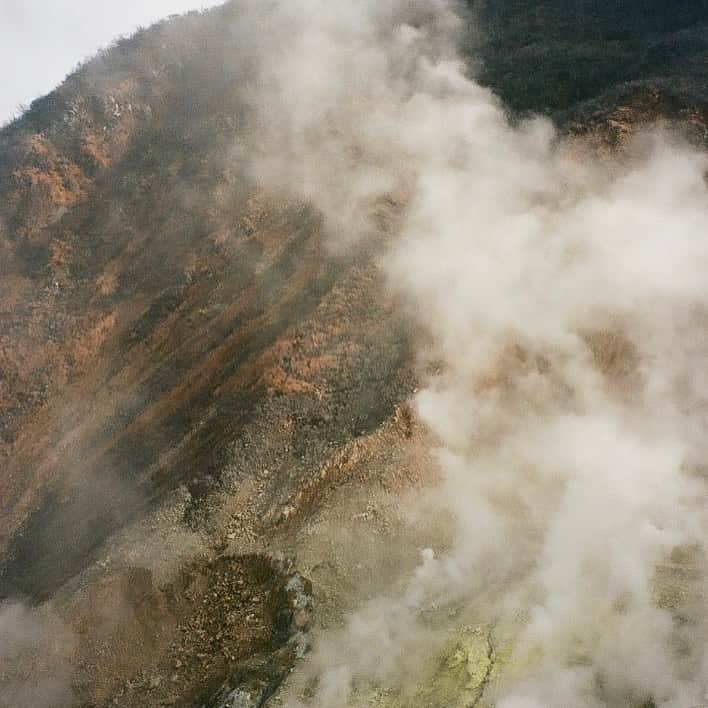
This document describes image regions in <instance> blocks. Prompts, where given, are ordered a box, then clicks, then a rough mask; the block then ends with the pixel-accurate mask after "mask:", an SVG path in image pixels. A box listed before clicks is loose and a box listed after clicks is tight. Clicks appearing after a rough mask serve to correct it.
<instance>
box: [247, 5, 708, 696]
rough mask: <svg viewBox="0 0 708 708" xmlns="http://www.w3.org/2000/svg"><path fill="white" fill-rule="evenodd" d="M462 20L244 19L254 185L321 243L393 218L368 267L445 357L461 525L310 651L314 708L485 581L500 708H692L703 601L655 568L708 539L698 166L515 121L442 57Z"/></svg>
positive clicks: (391, 662)
mask: <svg viewBox="0 0 708 708" xmlns="http://www.w3.org/2000/svg"><path fill="white" fill-rule="evenodd" d="M464 24H465V23H463V22H462V21H461V19H460V17H459V15H458V14H457V12H456V8H455V7H453V6H452V5H451V3H450V2H447V1H446V0H434V1H431V2H402V1H399V0H393V1H391V2H387V3H380V2H376V1H375V0H355V1H354V2H349V3H331V2H325V1H324V0H302V1H301V2H298V3H288V2H261V1H260V0H259V1H258V2H256V1H255V0H254V1H253V2H245V3H244V6H243V22H242V25H241V26H242V27H243V28H247V30H248V31H246V32H243V33H239V42H240V43H241V46H242V48H243V51H244V52H245V53H246V54H248V55H249V56H250V58H251V59H252V60H253V61H254V66H255V73H254V77H253V81H252V84H251V85H250V86H248V87H246V89H245V93H246V97H247V102H248V103H249V105H250V108H251V110H252V118H253V124H254V126H255V127H254V129H253V131H252V137H253V141H252V142H251V141H249V144H248V145H247V146H245V147H244V150H243V154H244V155H246V156H249V158H250V159H252V170H253V174H254V175H255V177H256V178H257V179H258V180H260V181H261V182H262V183H263V184H265V185H267V186H268V187H270V188H273V187H276V188H280V189H283V190H286V191H289V192H294V193H296V194H297V195H299V196H301V197H304V198H307V199H309V200H311V201H312V202H313V203H314V204H315V205H316V206H317V207H318V208H319V209H320V210H321V212H322V214H323V215H324V218H325V220H326V222H327V224H328V226H329V229H330V231H331V233H332V235H333V239H334V240H335V241H336V243H337V245H339V246H341V245H342V244H347V243H350V242H352V241H355V240H357V239H365V238H367V237H368V236H369V235H371V234H373V233H375V232H376V230H377V228H378V227H379V224H380V220H379V216H380V213H381V210H382V209H384V208H391V205H393V208H394V209H395V210H397V213H398V219H397V221H396V223H397V231H398V233H396V234H395V236H394V237H393V238H392V240H391V241H390V244H389V247H388V254H387V256H386V257H385V259H384V262H383V266H382V267H383V268H384V269H385V272H386V274H387V276H388V280H389V284H390V288H391V291H392V292H393V293H394V294H395V295H396V296H397V298H399V299H400V300H401V301H402V302H404V303H405V305H406V306H407V307H408V308H409V310H410V314H411V317H413V318H415V320H416V322H417V324H418V326H419V327H421V328H422V329H423V330H424V331H426V332H427V334H428V335H429V338H428V340H429V342H430V343H431V344H430V345H429V347H428V348H426V350H425V351H424V352H422V353H421V354H422V356H425V357H429V358H430V360H434V361H436V362H438V364H439V365H438V366H437V367H436V370H437V371H438V372H439V373H438V374H437V375H435V376H434V377H433V378H432V379H431V380H430V381H429V383H428V385H427V387H426V388H425V390H423V391H422V392H421V393H420V395H419V396H418V399H417V407H418V411H419V414H420V416H421V418H422V419H423V421H425V423H426V424H427V425H428V426H429V428H430V429H431V430H432V432H433V433H434V434H435V436H436V438H437V439H438V441H439V459H440V462H441V465H442V467H443V469H444V470H445V473H446V482H445V485H444V488H443V489H442V490H441V491H440V492H439V494H438V496H439V500H440V503H441V504H443V505H444V506H445V507H446V508H447V509H449V510H451V511H452V512H454V515H455V518H456V520H457V534H456V540H455V543H454V545H453V548H452V549H451V550H450V552H449V554H448V555H447V556H445V557H443V558H434V557H432V556H431V555H430V554H428V555H427V556H426V559H425V561H424V563H423V565H422V566H421V568H420V569H419V571H418V573H417V574H416V576H415V578H414V579H413V580H412V581H411V585H410V588H409V590H408V592H407V593H406V594H404V596H402V597H398V598H393V599H391V598H386V599H381V600H380V601H377V602H375V603H373V604H372V605H370V606H367V607H366V608H364V609H363V610H362V611H361V612H360V613H358V614H357V615H356V616H354V617H353V618H352V619H351V621H350V624H349V626H348V629H347V630H346V631H345V633H344V634H343V635H342V636H340V637H338V638H337V640H336V642H333V643H332V644H331V645H328V646H327V649H326V651H323V652H321V653H320V654H316V656H315V660H314V661H315V662H319V665H320V666H321V667H323V668H322V676H321V680H320V682H319V688H318V689H317V691H316V692H315V695H314V697H313V698H312V699H311V705H316V706H321V707H323V708H324V707H327V708H332V707H333V706H340V705H345V704H346V702H347V700H348V698H349V694H350V690H351V687H352V684H353V682H355V681H356V680H357V679H372V680H377V681H380V682H383V683H386V682H387V681H395V680H396V676H397V675H398V676H400V674H401V672H402V671H403V672H405V671H410V669H411V663H409V662H413V663H414V662H415V661H416V658H417V657H418V656H420V655H422V654H425V652H426V649H427V647H426V643H428V642H430V643H431V644H432V642H434V641H435V638H434V637H433V636H432V634H429V633H428V632H427V630H425V629H424V628H423V627H422V625H421V624H420V622H418V620H417V619H416V617H417V613H418V610H420V609H421V608H424V607H426V606H428V605H430V604H432V603H437V604H440V603H445V602H448V603H450V602H463V601H464V600H465V599H466V598H467V599H469V598H474V597H475V596H476V595H477V594H478V593H479V592H481V591H483V590H484V588H485V587H490V586H494V587H496V588H499V587H501V588H504V589H505V590H504V591H502V592H499V593H497V595H496V598H495V601H494V602H492V603H490V604H491V605H492V606H491V607H490V608H489V609H488V613H489V617H490V618H492V617H504V616H505V614H511V613H513V612H517V611H518V610H519V609H520V608H530V609H529V612H528V619H527V621H526V622H525V623H524V625H523V627H524V628H523V630H522V632H521V636H520V637H518V638H517V641H516V643H515V649H514V657H515V659H516V663H515V666H516V669H515V670H514V671H513V672H511V674H512V676H511V677H510V678H509V679H508V680H507V681H505V682H503V683H502V685H501V687H500V688H499V689H498V693H499V695H497V696H494V697H492V700H494V701H495V702H496V705H497V706H498V707H499V708H545V707H557V708H573V707H575V706H624V705H628V706H631V705H637V706H638V705H641V704H643V703H645V702H646V701H653V703H654V704H655V705H657V706H667V707H670V706H671V707H676V708H679V707H683V708H685V707H687V706H691V705H695V704H699V703H701V702H703V701H705V700H706V697H707V694H706V691H707V690H708V655H706V653H705V650H704V640H705V637H706V633H705V627H704V623H703V620H702V615H703V614H704V607H703V606H702V604H701V602H700V598H699V597H698V595H699V594H700V593H698V590H697V588H696V587H690V588H688V589H686V591H685V593H684V595H685V596H684V597H683V599H682V600H681V602H679V603H678V604H676V603H674V605H673V606H669V605H671V603H668V604H667V603H665V602H664V603H662V602H661V601H660V598H659V595H661V593H660V592H659V589H658V588H659V586H660V584H661V578H660V577H659V571H658V570H657V569H658V568H662V567H669V566H670V565H671V563H674V564H676V563H679V564H680V562H683V563H687V564H689V565H690V567H691V568H692V569H694V570H695V571H696V572H697V577H699V578H700V576H701V569H702V566H703V562H704V559H703V547H704V544H705V541H706V538H707V534H708V528H707V527H706V516H705V513H704V510H703V507H704V505H705V495H706V485H705V479H704V478H705V471H704V469H703V468H702V462H703V460H704V459H705V458H706V449H705V448H706V443H705V442H704V440H705V435H704V430H705V422H706V416H707V414H708V375H707V374H706V365H705V362H706V355H707V354H708V338H707V337H706V335H705V331H706V325H707V324H708V233H707V232H706V228H707V227H708V198H707V194H706V185H705V181H704V173H705V170H706V167H707V166H708V160H707V159H706V156H704V155H701V154H696V152H695V151H693V150H691V149H689V148H688V147H685V146H682V145H681V144H680V143H679V142H677V141H675V140H674V139H672V138H671V137H670V136H668V135H660V134H654V135H651V136H646V137H645V138H644V139H643V140H642V141H639V142H637V144H636V145H634V146H633V148H632V150H631V151H630V152H631V158H629V159H627V160H625V164H623V165H618V164H611V165H609V164H607V165H605V164H600V163H599V162H597V161H593V160H592V159H590V158H589V157H588V155H587V154H586V153H584V152H583V150H582V148H581V146H580V145H579V144H578V143H577V141H570V140H567V139H564V138H562V137H561V136H559V135H557V134H556V133H555V132H554V129H553V127H552V126H551V125H549V124H548V123H547V122H546V121H544V120H541V119H535V120H528V121H525V122H522V123H520V124H518V125H512V124H510V122H509V120H508V119H507V117H506V116H505V113H504V110H503V107H502V106H500V105H499V102H498V101H497V100H496V99H495V98H494V96H493V95H492V94H491V93H490V92H489V91H488V90H486V89H484V88H482V87H481V86H479V85H478V84H476V83H475V82H474V80H472V79H471V78H470V77H469V76H468V74H467V70H466V67H465V65H464V64H463V63H462V62H461V60H460V59H459V58H458V56H457V54H456V51H455V46H456V43H457V41H458V39H459V34H460V32H461V31H462V29H463V27H464ZM255 28H258V31H256V29H255ZM242 35H243V36H242ZM677 559H678V560H677ZM681 559H683V560H681ZM696 582H698V583H699V584H700V580H699V581H696ZM678 605H680V608H679V607H678ZM514 657H512V659H511V660H510V663H511V664H514V661H515V659H514Z"/></svg>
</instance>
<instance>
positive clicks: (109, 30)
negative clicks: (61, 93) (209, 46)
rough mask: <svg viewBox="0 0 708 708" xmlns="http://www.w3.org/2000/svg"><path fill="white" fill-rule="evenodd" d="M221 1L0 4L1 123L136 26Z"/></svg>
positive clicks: (0, 0) (9, 0)
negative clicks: (82, 62)
mask: <svg viewBox="0 0 708 708" xmlns="http://www.w3.org/2000/svg"><path fill="white" fill-rule="evenodd" d="M221 1H223V0H0V124H2V123H4V122H5V121H7V120H8V119H9V118H12V117H13V115H14V114H15V113H16V111H17V108H18V106H19V105H20V104H29V103H31V102H32V100H33V99H35V98H37V97H38V96H41V95H43V94H45V93H48V92H49V91H51V90H52V89H53V88H54V87H55V86H56V85H57V84H59V83H61V81H62V80H63V79H64V77H65V76H66V75H67V74H68V73H69V72H70V71H71V70H72V69H73V68H74V66H76V64H77V63H78V62H80V61H81V60H82V59H85V58H86V57H88V56H90V55H92V54H94V53H95V52H96V50H98V49H99V48H100V47H103V46H106V45H107V44H109V43H110V41H111V40H112V39H113V38H115V37H117V36H118V35H121V34H130V33H132V32H133V31H134V30H135V28H136V27H138V26H139V25H143V26H144V25H148V24H151V23H152V22H154V21H155V20H158V19H160V18H161V17H165V16H166V15H170V14H173V13H178V12H187V11H188V10H194V9H198V8H201V7H208V6H211V5H218V4H220V2H221Z"/></svg>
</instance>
